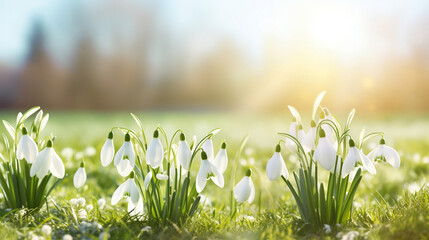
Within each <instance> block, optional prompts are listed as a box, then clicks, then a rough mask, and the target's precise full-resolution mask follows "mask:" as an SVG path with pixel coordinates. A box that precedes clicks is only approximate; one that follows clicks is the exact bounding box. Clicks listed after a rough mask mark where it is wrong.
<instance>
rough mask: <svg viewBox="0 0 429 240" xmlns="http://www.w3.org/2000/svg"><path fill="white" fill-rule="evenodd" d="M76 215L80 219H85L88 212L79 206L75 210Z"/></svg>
mask: <svg viewBox="0 0 429 240" xmlns="http://www.w3.org/2000/svg"><path fill="white" fill-rule="evenodd" d="M77 217H78V218H80V219H87V218H88V213H87V212H86V210H85V209H83V208H81V209H79V211H78V212H77Z"/></svg>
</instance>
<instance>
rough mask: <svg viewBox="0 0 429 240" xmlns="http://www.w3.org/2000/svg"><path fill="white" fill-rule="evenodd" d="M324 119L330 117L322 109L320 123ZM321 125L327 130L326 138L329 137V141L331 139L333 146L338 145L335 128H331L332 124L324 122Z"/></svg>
mask: <svg viewBox="0 0 429 240" xmlns="http://www.w3.org/2000/svg"><path fill="white" fill-rule="evenodd" d="M324 119H329V118H328V117H327V116H326V115H325V112H324V111H321V112H320V120H319V123H320V122H321V121H322V120H324ZM320 127H321V128H322V129H323V130H324V131H325V136H326V139H328V141H329V142H330V143H331V144H332V145H333V146H336V144H335V136H334V130H333V129H332V128H331V126H329V125H328V124H326V123H323V124H322V125H321V126H320Z"/></svg>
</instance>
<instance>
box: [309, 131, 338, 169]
mask: <svg viewBox="0 0 429 240" xmlns="http://www.w3.org/2000/svg"><path fill="white" fill-rule="evenodd" d="M319 136H320V138H319V143H318V144H317V147H316V150H315V151H314V160H316V161H317V162H318V163H319V164H320V166H322V167H323V168H324V169H326V170H328V171H330V170H331V169H332V168H333V167H335V159H336V156H337V152H336V151H335V149H334V147H333V146H332V144H331V143H330V142H329V140H328V139H327V138H326V134H325V131H324V130H323V129H320V132H319Z"/></svg>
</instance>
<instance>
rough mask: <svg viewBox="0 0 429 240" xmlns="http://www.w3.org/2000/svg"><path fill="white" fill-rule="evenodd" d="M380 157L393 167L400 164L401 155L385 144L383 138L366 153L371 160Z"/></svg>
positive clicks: (397, 166)
mask: <svg viewBox="0 0 429 240" xmlns="http://www.w3.org/2000/svg"><path fill="white" fill-rule="evenodd" d="M380 157H384V159H385V160H386V162H387V163H389V164H390V165H392V166H393V167H394V168H395V169H398V168H399V166H400V165H401V157H400V156H399V154H398V152H397V151H396V150H395V149H394V148H392V147H389V146H387V145H386V141H385V140H384V138H382V139H381V140H380V145H378V146H377V147H376V148H375V149H374V150H372V151H371V152H370V153H369V154H368V158H369V159H371V160H372V161H375V159H377V158H380Z"/></svg>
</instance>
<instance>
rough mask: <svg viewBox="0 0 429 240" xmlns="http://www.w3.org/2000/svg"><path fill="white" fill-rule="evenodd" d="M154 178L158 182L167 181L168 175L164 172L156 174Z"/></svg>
mask: <svg viewBox="0 0 429 240" xmlns="http://www.w3.org/2000/svg"><path fill="white" fill-rule="evenodd" d="M156 178H157V179H158V180H167V179H168V175H167V174H165V172H163V173H157V174H156Z"/></svg>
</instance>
